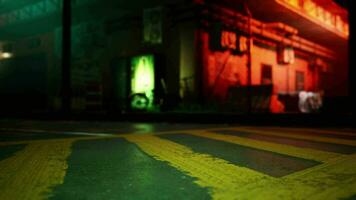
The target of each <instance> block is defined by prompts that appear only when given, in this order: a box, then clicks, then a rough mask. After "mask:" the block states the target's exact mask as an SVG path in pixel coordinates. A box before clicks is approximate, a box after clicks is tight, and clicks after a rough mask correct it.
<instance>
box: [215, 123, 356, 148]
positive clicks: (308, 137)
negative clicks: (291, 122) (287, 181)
mask: <svg viewBox="0 0 356 200" xmlns="http://www.w3.org/2000/svg"><path fill="white" fill-rule="evenodd" d="M220 130H234V131H242V132H249V133H257V134H261V135H272V136H279V137H286V138H293V139H301V140H309V141H314V142H325V143H333V144H343V145H349V146H356V141H352V140H345V139H337V138H327V137H318V136H313V135H298V134H293V133H292V132H284V133H280V132H276V131H264V130H260V129H256V128H238V127H235V128H224V129H220Z"/></svg>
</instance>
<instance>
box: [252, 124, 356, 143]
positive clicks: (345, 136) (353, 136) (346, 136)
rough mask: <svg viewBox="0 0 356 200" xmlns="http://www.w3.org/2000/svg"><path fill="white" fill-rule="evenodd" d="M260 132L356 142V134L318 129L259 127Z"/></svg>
mask: <svg viewBox="0 0 356 200" xmlns="http://www.w3.org/2000/svg"><path fill="white" fill-rule="evenodd" d="M258 129H260V130H265V131H277V132H281V133H283V132H292V133H295V134H299V135H315V136H321V137H329V138H330V137H331V138H339V139H347V140H356V133H350V132H348V133H347V134H342V133H340V132H332V131H327V130H320V131H318V130H317V129H315V130H312V129H302V128H281V127H259V128H258Z"/></svg>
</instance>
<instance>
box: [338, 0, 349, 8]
mask: <svg viewBox="0 0 356 200" xmlns="http://www.w3.org/2000/svg"><path fill="white" fill-rule="evenodd" d="M334 2H335V3H337V4H339V5H340V6H342V7H344V8H348V6H349V5H348V0H334Z"/></svg>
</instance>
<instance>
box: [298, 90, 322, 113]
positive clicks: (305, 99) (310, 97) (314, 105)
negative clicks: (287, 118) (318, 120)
mask: <svg viewBox="0 0 356 200" xmlns="http://www.w3.org/2000/svg"><path fill="white" fill-rule="evenodd" d="M323 93H324V92H323V91H320V92H316V93H314V92H306V91H301V92H300V93H299V102H298V104H299V105H298V106H299V110H300V112H302V113H312V112H318V111H319V110H320V108H321V107H322V105H323V98H322V96H323Z"/></svg>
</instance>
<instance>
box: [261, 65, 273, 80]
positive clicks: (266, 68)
mask: <svg viewBox="0 0 356 200" xmlns="http://www.w3.org/2000/svg"><path fill="white" fill-rule="evenodd" d="M261 84H262V85H267V84H272V66H271V65H265V64H262V66H261Z"/></svg>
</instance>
